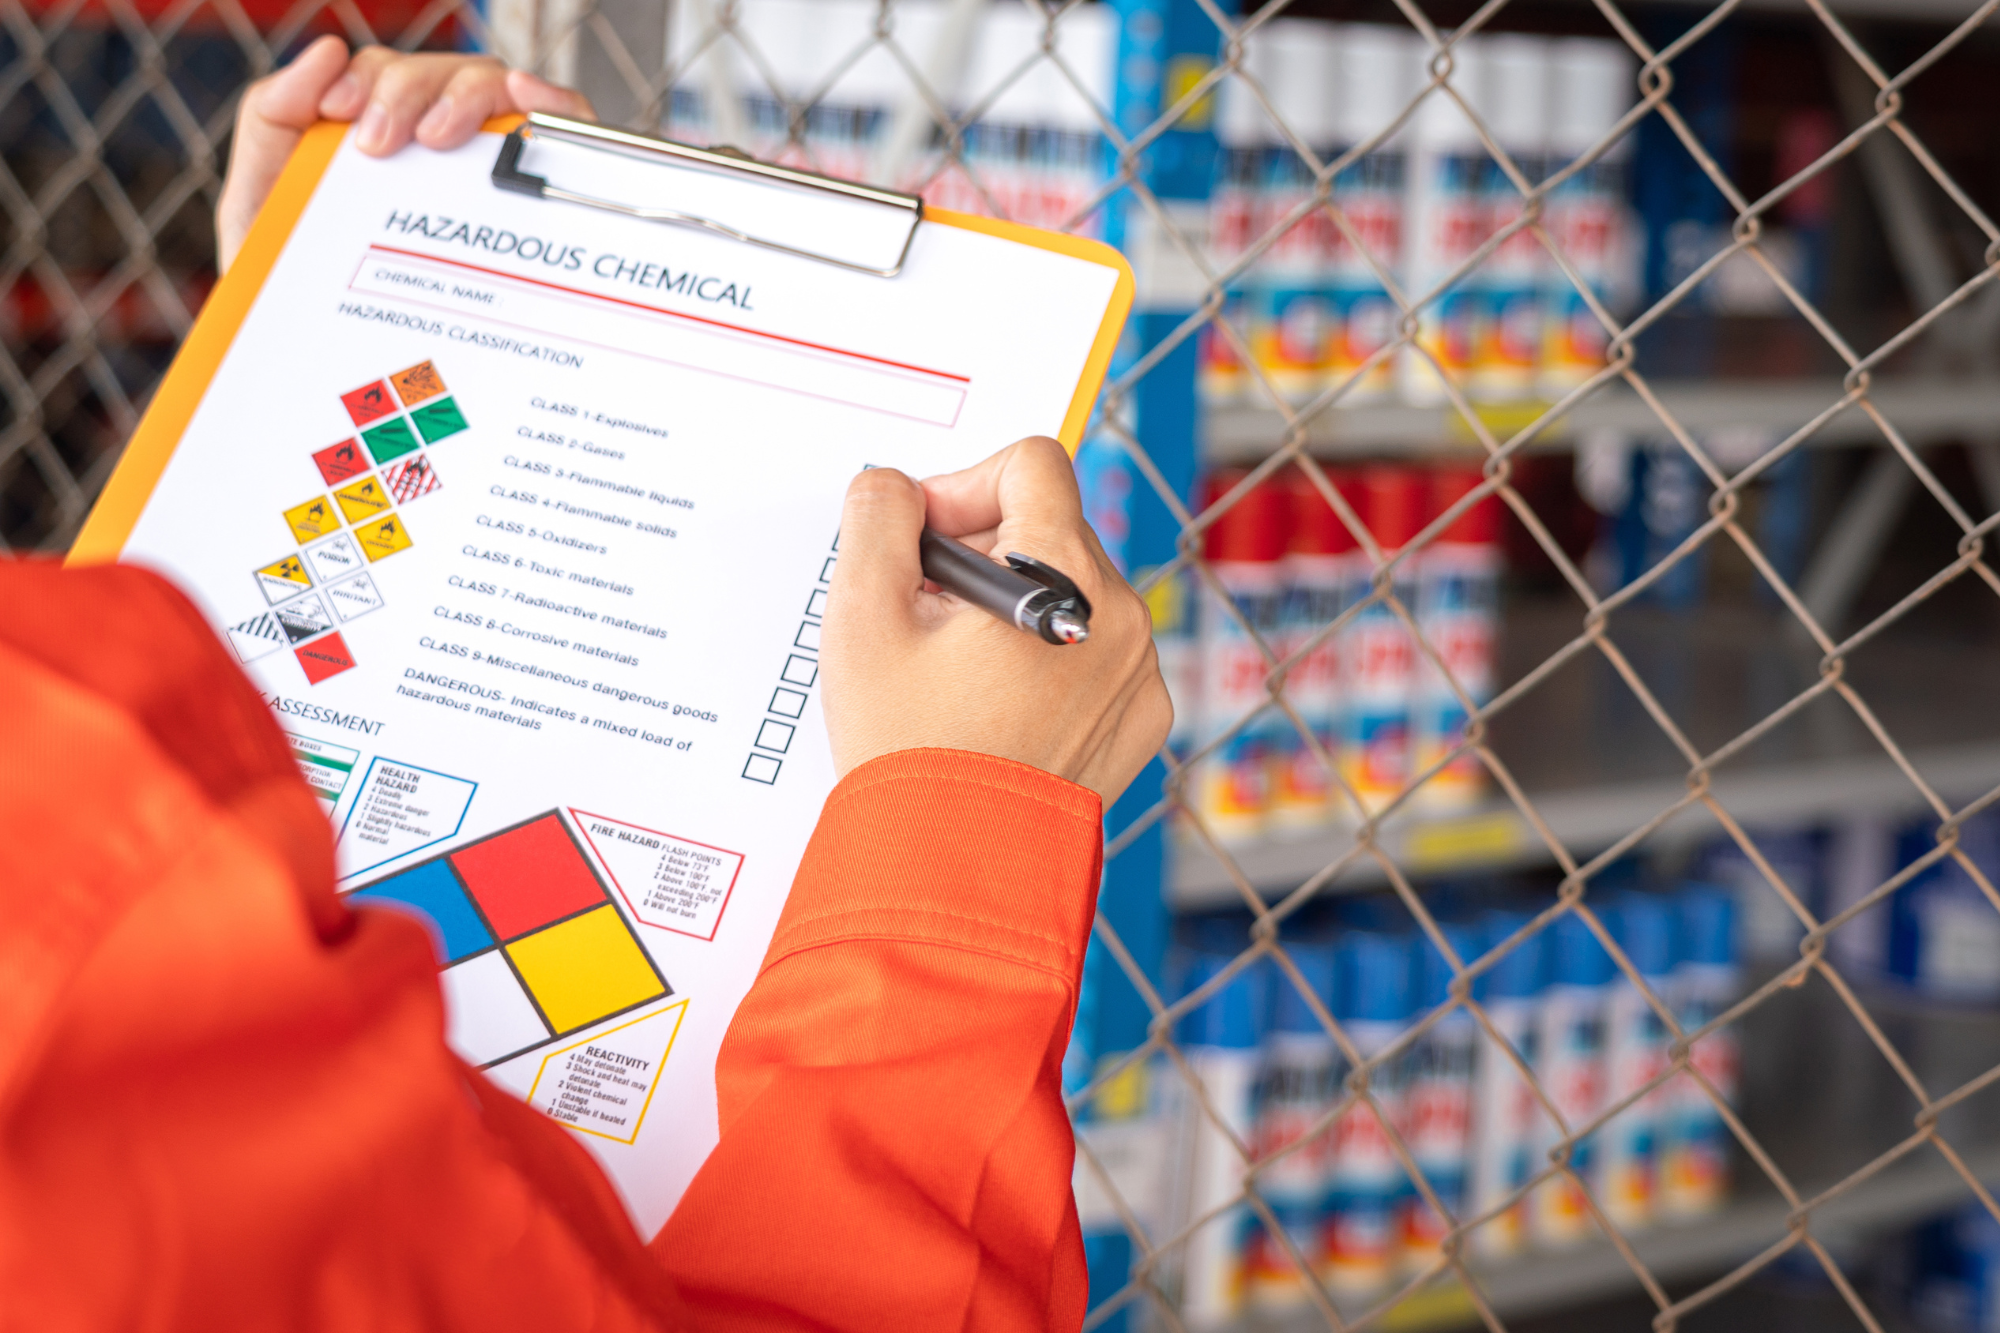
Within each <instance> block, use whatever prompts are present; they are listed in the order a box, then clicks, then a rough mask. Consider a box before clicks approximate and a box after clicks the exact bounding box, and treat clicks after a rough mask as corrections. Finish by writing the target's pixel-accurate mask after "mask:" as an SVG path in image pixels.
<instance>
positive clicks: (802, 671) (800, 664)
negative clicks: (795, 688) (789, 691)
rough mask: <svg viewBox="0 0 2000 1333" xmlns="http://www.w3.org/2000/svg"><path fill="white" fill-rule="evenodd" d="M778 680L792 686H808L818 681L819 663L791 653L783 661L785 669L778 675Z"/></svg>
mask: <svg viewBox="0 0 2000 1333" xmlns="http://www.w3.org/2000/svg"><path fill="white" fill-rule="evenodd" d="M778 679H780V680H782V681H785V682H787V683H788V684H792V685H810V684H812V683H813V682H814V681H815V680H817V679H819V663H818V662H815V661H814V660H813V659H812V658H810V657H800V656H799V655H798V654H797V653H793V654H792V655H791V656H790V657H788V658H786V659H785V669H784V670H783V671H781V672H779V673H778Z"/></svg>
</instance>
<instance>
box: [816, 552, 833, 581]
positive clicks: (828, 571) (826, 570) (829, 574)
mask: <svg viewBox="0 0 2000 1333" xmlns="http://www.w3.org/2000/svg"><path fill="white" fill-rule="evenodd" d="M819 581H820V582H821V583H831V582H833V557H832V556H828V557H827V558H826V565H825V566H824V567H823V568H822V569H821V570H820V571H819Z"/></svg>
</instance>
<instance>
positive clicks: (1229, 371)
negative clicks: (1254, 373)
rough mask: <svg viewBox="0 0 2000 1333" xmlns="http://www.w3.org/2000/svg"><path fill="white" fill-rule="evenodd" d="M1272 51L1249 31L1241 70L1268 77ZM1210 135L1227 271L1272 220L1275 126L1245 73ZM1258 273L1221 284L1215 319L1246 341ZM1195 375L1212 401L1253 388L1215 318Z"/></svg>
mask: <svg viewBox="0 0 2000 1333" xmlns="http://www.w3.org/2000/svg"><path fill="white" fill-rule="evenodd" d="M1273 54H1274V47H1273V46H1272V44H1271V40H1270V33H1269V32H1266V31H1259V32H1257V33H1254V34H1252V35H1251V37H1250V39H1249V40H1248V41H1247V42H1246V43H1245V49H1244V55H1243V65H1242V69H1243V73H1244V75H1245V76H1247V77H1248V78H1249V79H1253V80H1255V81H1256V82H1257V83H1258V84H1259V85H1264V84H1268V82H1269V81H1270V79H1271V66H1272V58H1273ZM1215 139H1216V166H1215V185H1214V188H1213V189H1212V190H1211V191H1210V192H1209V196H1208V244H1209V253H1210V254H1211V255H1212V256H1213V263H1214V264H1215V267H1216V270H1217V271H1218V272H1227V271H1228V270H1230V269H1232V268H1234V267H1236V266H1237V265H1238V264H1239V263H1241V262H1242V260H1243V259H1244V256H1246V255H1247V254H1248V253H1249V252H1250V250H1251V248H1252V247H1253V246H1254V245H1256V244H1257V243H1258V241H1259V240H1260V239H1261V238H1262V237H1263V235H1264V231H1265V229H1266V228H1267V227H1269V226H1270V224H1271V221H1272V218H1271V216H1270V214H1269V211H1268V209H1267V203H1268V199H1267V196H1266V192H1265V188H1264V186H1265V173H1266V160H1267V159H1268V158H1269V157H1270V156H1271V155H1272V153H1273V152H1275V151H1277V149H1276V145H1277V143H1278V129H1277V126H1275V125H1273V124H1272V123H1271V118H1270V116H1269V115H1268V114H1267V113H1266V112H1265V110H1264V108H1263V107H1262V106H1261V105H1260V104H1259V103H1258V101H1257V97H1256V94H1255V93H1254V92H1253V91H1252V90H1251V88H1250V85H1249V84H1248V83H1246V82H1245V81H1244V79H1243V78H1234V79H1230V80H1229V81H1227V82H1226V83H1224V84H1223V85H1222V89H1221V92H1220V93H1219V94H1218V95H1217V98H1216V118H1215ZM1256 280H1257V279H1256V269H1255V267H1252V268H1250V269H1247V270H1245V271H1243V272H1240V273H1238V274H1237V275H1236V276H1235V277H1234V278H1233V279H1231V280H1230V281H1229V282H1228V283H1227V284H1226V285H1225V286H1224V288H1223V299H1222V310H1221V314H1220V318H1221V319H1223V320H1226V321H1228V323H1229V326H1230V327H1231V328H1232V329H1234V330H1235V332H1236V334H1237V336H1238V337H1240V338H1241V339H1242V340H1243V341H1244V343H1245V344H1247V343H1248V342H1249V341H1250V339H1251V338H1252V337H1253V336H1254V333H1253V330H1252V327H1251V307H1250V292H1251V289H1252V287H1253V285H1254V284H1255V282H1256ZM1197 376H1198V385H1199V389H1200V392H1201V395H1202V397H1203V398H1205V399H1207V400H1208V401H1209V402H1211V403H1227V402H1233V401H1235V400H1236V399H1237V398H1239V397H1241V396H1242V395H1243V394H1244V393H1245V392H1246V391H1247V390H1248V389H1249V387H1250V372H1249V362H1248V361H1247V360H1246V359H1245V357H1244V355H1243V351H1242V349H1241V348H1240V347H1239V346H1238V345H1237V344H1236V343H1235V342H1234V341H1232V340H1231V339H1230V338H1229V337H1228V336H1226V335H1225V334H1224V333H1223V331H1222V330H1221V329H1220V328H1219V327H1217V325H1216V324H1215V323H1210V324H1209V325H1207V326H1206V327H1205V328H1203V329H1202V331H1201V343H1200V347H1199V370H1198V371H1197Z"/></svg>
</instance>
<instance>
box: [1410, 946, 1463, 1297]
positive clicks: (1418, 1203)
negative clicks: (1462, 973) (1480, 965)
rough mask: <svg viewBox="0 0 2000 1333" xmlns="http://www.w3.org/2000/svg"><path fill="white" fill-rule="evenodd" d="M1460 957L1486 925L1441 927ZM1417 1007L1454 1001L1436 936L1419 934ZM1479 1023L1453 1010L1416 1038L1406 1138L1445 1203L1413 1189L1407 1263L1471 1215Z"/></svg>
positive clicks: (1427, 1254)
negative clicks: (1438, 1205) (1434, 1204)
mask: <svg viewBox="0 0 2000 1333" xmlns="http://www.w3.org/2000/svg"><path fill="white" fill-rule="evenodd" d="M1439 929H1440V930H1441V931H1442V932H1443V934H1444V937H1445V940H1446V942H1447V943H1449V944H1450V945H1451V949H1452V952H1453V953H1455V954H1457V955H1458V961H1459V963H1460V964H1461V965H1462V964H1465V963H1469V962H1471V961H1472V960H1473V959H1475V958H1477V957H1478V956H1479V955H1480V954H1481V953H1482V952H1483V950H1482V949H1481V948H1480V936H1479V932H1478V931H1477V930H1475V929H1474V928H1473V927H1472V926H1470V925H1467V924H1461V923H1457V922H1444V923H1442V924H1441V925H1440V926H1439ZM1417 953H1418V961H1417V1006H1416V1008H1417V1014H1418V1015H1419V1016H1423V1015H1428V1014H1430V1013H1432V1012H1433V1011H1435V1010H1438V1009H1441V1008H1443V1007H1444V1006H1445V1005H1447V1004H1449V1003H1451V980H1452V967H1451V963H1450V962H1449V960H1447V959H1446V958H1445V956H1444V954H1442V953H1440V952H1439V951H1438V947H1437V945H1436V944H1434V943H1433V942H1432V941H1431V939H1430V937H1429V936H1427V935H1425V936H1419V937H1418V939H1417ZM1478 1044H1479V1025H1478V1023H1477V1022H1476V1021H1475V1020H1474V1019H1473V1017H1472V1014H1471V1012H1470V1011H1469V1010H1467V1009H1464V1008H1459V1009H1454V1010H1453V1011H1452V1012H1451V1013H1449V1014H1446V1015H1445V1016H1444V1018H1442V1019H1440V1020H1439V1021H1438V1022H1437V1023H1435V1024H1434V1025H1432V1027H1431V1029H1430V1030H1429V1031H1428V1032H1426V1033H1424V1035H1423V1036H1422V1037H1420V1038H1418V1039H1417V1044H1416V1046H1415V1047H1414V1048H1413V1049H1412V1050H1411V1052H1410V1068H1409V1074H1408V1076H1407V1079H1406V1083H1405V1087H1406V1092H1405V1095H1404V1102H1403V1117H1404V1123H1403V1141H1404V1142H1405V1143H1407V1144H1408V1145H1409V1148H1410V1158H1411V1160H1412V1161H1414V1162H1415V1163H1416V1164H1417V1170H1418V1171H1419V1172H1420V1173H1422V1175H1423V1178H1424V1180H1425V1181H1426V1182H1428V1183H1429V1185H1430V1187H1431V1189H1432V1191H1433V1192H1434V1193H1435V1194H1436V1195H1437V1197H1438V1202H1439V1203H1441V1204H1443V1205H1444V1209H1445V1211H1444V1213H1443V1214H1440V1213H1439V1212H1438V1210H1437V1209H1436V1208H1433V1207H1432V1206H1431V1205H1430V1203H1429V1201H1427V1200H1426V1199H1425V1198H1424V1197H1423V1196H1422V1195H1421V1194H1420V1193H1418V1192H1416V1191H1414V1190H1412V1191H1411V1193H1410V1196H1409V1198H1408V1199H1407V1200H1406V1201H1405V1204H1404V1208H1403V1226H1402V1237H1403V1265H1404V1267H1406V1268H1409V1269H1420V1268H1424V1267H1427V1266H1429V1265H1430V1264H1432V1263H1435V1262H1436V1261H1437V1259H1438V1257H1439V1255H1440V1254H1441V1253H1442V1251H1443V1245H1444V1237H1445V1235H1446V1233H1447V1232H1449V1231H1450V1230H1451V1228H1452V1227H1453V1226H1455V1225H1457V1223H1458V1222H1459V1220H1461V1219H1462V1218H1463V1216H1464V1207H1465V1198H1466V1183H1467V1182H1466V1174H1467V1170H1466V1169H1467V1166H1468V1160H1467V1154H1468V1152H1469V1150H1470V1148H1471V1142H1472V1138H1471V1136H1472V1070H1473V1058H1474V1055H1475V1053H1476V1051H1477V1048H1478Z"/></svg>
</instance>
